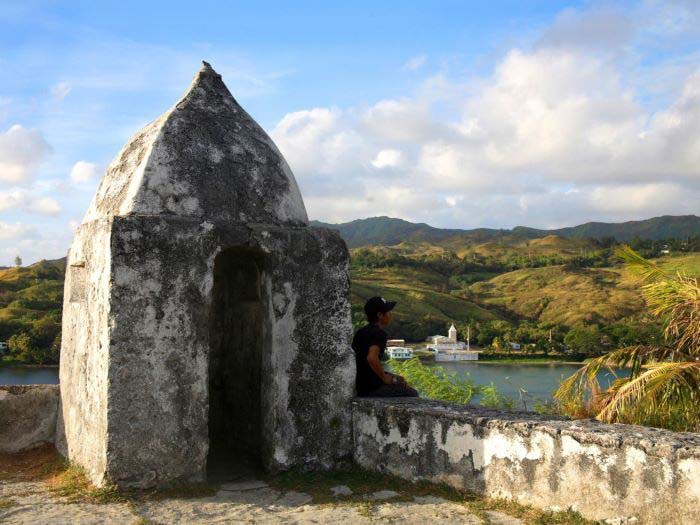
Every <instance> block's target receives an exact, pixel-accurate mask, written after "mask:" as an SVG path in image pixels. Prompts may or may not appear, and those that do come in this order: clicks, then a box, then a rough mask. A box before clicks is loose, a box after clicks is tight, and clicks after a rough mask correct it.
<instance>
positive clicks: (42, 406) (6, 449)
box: [0, 385, 59, 454]
mask: <svg viewBox="0 0 700 525" xmlns="http://www.w3.org/2000/svg"><path fill="white" fill-rule="evenodd" d="M58 401H59V390H58V385H16V386H14V385H13V386H7V385H0V453H5V454H7V453H14V452H19V451H21V450H26V449H28V448H32V447H36V446H38V445H41V444H43V443H53V442H54V436H55V434H56V414H57V413H58Z"/></svg>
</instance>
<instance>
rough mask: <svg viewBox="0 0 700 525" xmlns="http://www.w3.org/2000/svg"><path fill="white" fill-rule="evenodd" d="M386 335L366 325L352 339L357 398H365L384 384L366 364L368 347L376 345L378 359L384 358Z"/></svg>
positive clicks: (372, 326)
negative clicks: (355, 366)
mask: <svg viewBox="0 0 700 525" xmlns="http://www.w3.org/2000/svg"><path fill="white" fill-rule="evenodd" d="M386 341H387V335H386V332H384V330H382V329H381V328H379V326H378V325H376V324H368V325H367V326H363V327H362V328H360V329H359V330H358V331H357V333H356V334H355V337H353V339H352V349H353V350H354V351H355V363H356V364H357V376H356V377H355V386H356V387H357V395H358V396H366V395H367V394H369V393H370V392H372V391H373V390H376V389H377V388H379V387H380V386H382V385H383V384H384V383H383V381H382V380H381V379H380V378H379V376H378V375H377V374H375V373H374V370H372V368H371V367H370V366H369V363H368V362H367V353H368V352H369V347H370V346H374V345H377V346H378V347H379V357H380V358H382V357H384V350H386Z"/></svg>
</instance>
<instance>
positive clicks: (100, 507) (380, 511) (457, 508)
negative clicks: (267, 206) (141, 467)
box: [0, 481, 522, 525]
mask: <svg viewBox="0 0 700 525" xmlns="http://www.w3.org/2000/svg"><path fill="white" fill-rule="evenodd" d="M367 496H368V497H372V495H367ZM380 498H381V495H379V496H378V497H377V499H374V498H372V499H371V500H369V499H368V503H366V504H364V503H354V502H353V503H347V502H345V503H344V502H339V503H337V504H332V503H322V504H317V503H314V502H313V499H312V497H311V496H310V495H308V494H305V493H303V492H295V491H280V490H277V489H273V488H271V487H269V486H264V487H259V488H253V489H247V490H219V491H218V492H217V493H216V495H214V496H210V497H203V498H195V499H185V498H172V499H162V500H154V501H130V502H128V503H70V502H68V499H67V498H65V497H60V496H56V495H55V494H53V493H52V492H51V491H50V490H49V488H48V486H47V484H46V483H45V482H42V481H38V482H37V481H35V482H21V481H2V482H0V502H3V503H4V504H3V503H0V523H3V524H4V523H7V524H42V525H43V524H47V523H51V524H54V525H59V524H66V525H73V524H103V523H115V524H129V525H145V524H147V523H154V524H155V523H158V524H166V523H167V524H170V523H173V524H175V523H177V524H180V523H188V524H197V523H285V524H295V523H323V524H325V523H338V524H341V523H342V524H348V523H357V524H365V523H407V524H425V523H445V524H448V523H463V524H470V525H471V524H474V525H477V524H487V523H492V524H499V525H519V524H521V523H522V522H521V521H520V520H518V519H515V518H512V517H510V516H507V515H505V514H502V513H498V512H492V511H489V512H488V513H487V514H488V515H487V516H480V515H478V514H477V513H475V512H473V511H471V510H470V509H469V508H468V507H467V506H466V505H464V504H461V503H455V502H452V501H448V500H446V499H443V498H441V497H435V496H413V497H411V501H395V502H394V501H392V499H395V498H396V496H394V497H393V498H389V499H380ZM5 506H6V507H5Z"/></svg>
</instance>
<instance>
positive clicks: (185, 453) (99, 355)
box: [58, 62, 354, 487]
mask: <svg viewBox="0 0 700 525" xmlns="http://www.w3.org/2000/svg"><path fill="white" fill-rule="evenodd" d="M349 286H350V281H349V257H348V251H347V248H346V246H345V243H344V242H343V240H342V239H341V238H340V237H339V235H338V234H337V233H336V232H332V231H330V230H327V229H322V228H312V227H309V226H308V219H307V216H306V210H305V207H304V203H303V200H302V197H301V194H300V192H299V188H298V186H297V184H296V181H295V179H294V175H293V174H292V172H291V170H290V169H289V166H288V165H287V163H286V161H285V160H284V158H283V157H282V155H281V154H280V152H279V151H278V149H277V147H276V146H275V144H274V143H273V142H272V140H271V139H270V137H268V136H267V134H266V133H265V132H264V131H263V130H262V128H261V127H260V126H259V125H258V124H257V123H256V122H255V121H254V120H253V119H252V118H251V117H250V116H249V115H248V114H247V113H246V112H245V111H244V110H243V109H242V108H241V107H240V106H239V105H238V103H237V102H236V101H235V100H234V98H233V97H232V96H231V93H230V92H229V91H228V89H227V88H226V86H225V85H224V83H223V81H222V79H221V76H220V75H219V74H217V73H216V72H215V71H214V70H213V69H212V68H211V67H210V66H209V64H207V63H206V62H205V63H204V67H202V69H201V70H200V71H199V72H198V73H197V76H196V77H195V79H194V81H193V82H192V85H191V86H190V89H189V90H188V92H187V93H186V94H185V96H184V97H183V98H182V99H181V100H180V101H179V102H178V103H177V104H176V105H175V107H173V108H172V109H171V110H169V111H167V112H166V113H165V114H164V115H163V116H161V117H160V118H159V119H158V120H156V121H155V122H153V123H151V124H149V125H148V126H146V127H145V128H144V129H142V130H141V131H139V132H138V133H137V134H136V135H135V136H134V137H133V138H132V139H131V140H130V141H129V143H128V144H127V145H126V146H125V147H124V148H123V149H122V151H121V152H120V153H119V155H118V156H117V158H116V159H115V160H114V161H113V162H112V164H111V165H110V166H109V168H108V169H107V172H106V174H105V175H104V177H103V178H102V180H101V182H100V185H99V188H98V190H97V194H96V195H95V197H94V199H93V201H92V203H91V205H90V208H89V210H88V211H87V214H86V215H85V219H84V220H83V223H82V224H81V226H80V227H79V228H78V230H77V233H76V236H75V240H74V241H73V244H72V246H71V248H70V252H69V255H68V269H67V275H66V286H65V299H64V305H63V345H62V348H61V371H60V383H61V400H62V417H63V421H62V423H61V425H62V427H63V428H62V429H61V431H60V433H59V436H60V437H59V440H58V445H59V449H61V450H62V452H63V453H64V454H66V455H67V456H68V457H69V458H70V460H72V461H75V462H77V463H78V464H80V465H82V466H83V467H85V468H86V470H87V472H88V473H89V475H90V477H91V478H92V481H93V482H95V483H97V484H103V483H106V482H109V483H116V484H117V485H119V486H122V487H150V486H156V485H163V484H167V483H170V482H173V481H199V480H203V479H204V478H205V476H206V472H207V465H209V467H210V468H211V467H212V466H216V465H222V464H227V462H228V461H230V460H232V459H233V460H236V459H241V460H244V461H246V462H247V463H255V464H257V465H259V466H261V467H263V468H265V469H267V470H269V471H275V470H281V469H287V468H290V467H293V466H300V465H306V466H311V467H320V468H323V467H329V466H332V465H333V464H334V463H336V462H337V461H338V460H340V459H341V458H343V457H346V456H347V455H348V454H349V452H350V439H351V431H350V414H349V401H350V398H351V397H352V395H353V389H354V386H353V385H354V383H353V380H354V361H353V360H352V354H351V351H350V349H349V346H348V341H349V337H350V333H351V322H350V304H349Z"/></svg>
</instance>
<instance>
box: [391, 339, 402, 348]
mask: <svg viewBox="0 0 700 525" xmlns="http://www.w3.org/2000/svg"><path fill="white" fill-rule="evenodd" d="M386 346H387V347H389V346H406V340H405V339H389V340H387V342H386Z"/></svg>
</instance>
